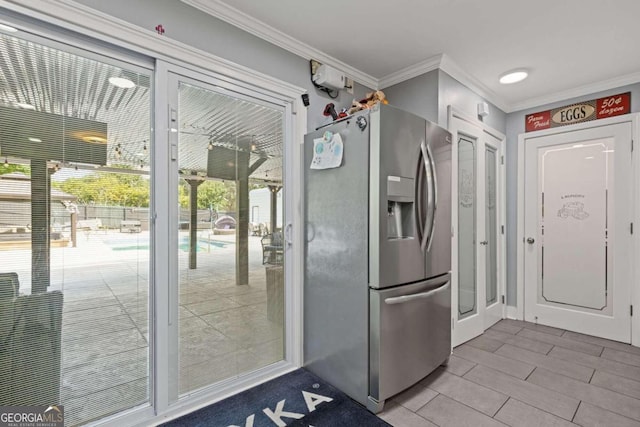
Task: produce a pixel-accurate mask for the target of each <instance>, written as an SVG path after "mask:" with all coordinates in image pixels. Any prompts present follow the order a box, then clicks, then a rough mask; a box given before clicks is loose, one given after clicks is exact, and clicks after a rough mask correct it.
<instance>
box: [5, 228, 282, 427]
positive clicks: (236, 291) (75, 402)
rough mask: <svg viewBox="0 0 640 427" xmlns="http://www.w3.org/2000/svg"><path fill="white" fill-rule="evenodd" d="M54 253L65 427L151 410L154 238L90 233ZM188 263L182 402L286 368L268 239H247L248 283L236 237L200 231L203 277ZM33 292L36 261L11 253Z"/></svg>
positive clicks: (182, 255) (183, 283)
mask: <svg viewBox="0 0 640 427" xmlns="http://www.w3.org/2000/svg"><path fill="white" fill-rule="evenodd" d="M79 237H80V238H79V239H78V245H77V247H76V248H72V247H66V248H52V250H51V287H50V290H56V289H58V290H61V291H63V293H64V306H63V315H62V375H61V377H62V378H61V400H62V402H61V403H62V404H63V405H64V406H65V415H66V416H65V418H66V424H67V425H77V424H82V423H85V422H88V421H90V420H92V419H97V418H100V417H103V416H105V415H108V414H110V413H115V412H118V411H121V410H123V409H126V408H130V407H133V406H136V405H138V404H143V403H145V402H147V401H148V398H149V397H148V396H149V366H150V365H149V357H150V355H149V321H148V318H149V306H148V298H149V297H148V296H149V283H148V274H149V267H148V265H149V249H148V248H149V236H148V233H147V232H141V233H130V234H129V233H120V232H118V231H92V232H87V233H85V234H83V235H80V236H79ZM185 239H186V232H185V233H181V249H180V250H179V263H180V266H179V268H180V270H179V271H180V303H179V318H180V322H179V328H180V337H179V340H180V341H179V342H180V353H179V354H180V367H179V369H180V374H179V378H180V381H179V384H180V385H179V388H180V389H179V393H180V394H181V395H182V394H186V393H189V392H191V391H194V390H197V389H199V388H201V387H204V386H206V385H209V384H211V383H214V382H216V381H220V380H223V379H228V378H232V377H235V376H237V375H239V374H241V373H244V372H248V371H251V370H254V369H257V368H260V367H263V366H266V365H268V364H271V363H274V362H276V361H279V360H281V359H282V358H283V354H284V348H283V325H282V323H281V322H278V321H273V320H274V319H273V316H269V317H270V318H271V320H269V319H268V318H267V308H268V307H267V292H266V280H265V266H263V265H262V249H261V245H260V237H257V236H250V237H249V283H248V284H247V285H242V286H238V285H236V283H235V262H236V261H235V247H236V245H235V235H213V234H212V233H210V231H208V230H202V231H199V250H198V268H197V269H195V270H189V268H188V252H187V250H184V249H183V248H182V246H183V245H184V243H185V242H186V240H185ZM3 258H5V259H6V260H7V265H11V266H19V267H20V268H18V269H16V272H17V273H18V275H19V277H20V283H21V288H20V291H21V292H22V293H29V292H30V283H31V264H30V260H31V251H30V250H20V249H18V250H11V251H4V252H3Z"/></svg>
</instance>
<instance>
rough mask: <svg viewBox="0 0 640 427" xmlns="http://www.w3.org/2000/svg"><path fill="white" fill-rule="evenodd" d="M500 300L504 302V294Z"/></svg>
mask: <svg viewBox="0 0 640 427" xmlns="http://www.w3.org/2000/svg"><path fill="white" fill-rule="evenodd" d="M500 301H502V304H504V295H502V296H501V297H500Z"/></svg>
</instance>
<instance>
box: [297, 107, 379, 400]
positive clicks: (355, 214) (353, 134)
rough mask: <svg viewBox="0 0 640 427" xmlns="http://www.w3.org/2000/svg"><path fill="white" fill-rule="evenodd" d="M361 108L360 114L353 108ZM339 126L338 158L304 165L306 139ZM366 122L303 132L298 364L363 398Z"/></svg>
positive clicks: (308, 151) (309, 150)
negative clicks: (325, 165)
mask: <svg viewBox="0 0 640 427" xmlns="http://www.w3.org/2000/svg"><path fill="white" fill-rule="evenodd" d="M359 115H365V116H366V114H364V113H363V114H359ZM326 131H331V132H334V133H336V132H339V133H340V135H341V137H342V139H343V142H344V156H343V163H342V166H341V167H339V168H335V169H327V170H313V169H309V165H310V164H311V159H312V157H313V139H314V138H319V137H322V134H323V133H324V132H326ZM368 147H369V129H365V130H364V131H362V130H360V128H359V127H358V126H357V125H356V121H355V120H351V119H350V120H345V121H342V122H340V123H336V124H333V125H331V126H329V127H325V128H323V129H321V130H319V131H316V132H314V133H311V134H309V135H307V136H306V137H305V146H304V155H305V160H304V177H305V182H304V186H305V187H304V189H305V191H304V193H305V198H304V228H305V229H304V233H305V234H304V235H305V236H306V240H305V244H304V263H305V265H304V337H305V340H304V365H305V366H306V367H307V368H308V369H309V370H311V371H312V372H314V373H315V374H317V375H318V376H319V377H321V378H323V379H325V380H326V381H328V382H329V383H331V384H333V385H334V386H336V387H338V388H339V389H340V390H342V391H344V392H345V393H347V394H348V395H349V396H350V397H351V398H353V399H355V400H357V401H359V402H360V403H362V404H366V398H367V389H368V373H369V370H368V363H367V362H368V358H367V355H368V317H367V313H368V308H369V307H368V286H367V283H368V278H367V273H368V253H367V235H368V231H369V229H368V224H367V216H368V206H369V205H368V195H369V194H368V186H369V179H368V164H369V161H368V157H369V156H368Z"/></svg>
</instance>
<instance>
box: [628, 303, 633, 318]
mask: <svg viewBox="0 0 640 427" xmlns="http://www.w3.org/2000/svg"><path fill="white" fill-rule="evenodd" d="M629 314H630V315H631V317H633V306H632V305H630V306H629Z"/></svg>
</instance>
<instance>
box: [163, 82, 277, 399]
mask: <svg viewBox="0 0 640 427" xmlns="http://www.w3.org/2000/svg"><path fill="white" fill-rule="evenodd" d="M169 93H170V104H171V107H170V108H171V111H172V112H171V115H172V120H173V119H175V127H173V128H172V132H171V133H172V135H171V137H170V138H171V141H172V142H171V143H172V144H175V146H176V150H175V154H176V155H175V159H173V160H172V168H171V172H170V173H171V174H172V175H173V181H172V182H173V184H171V185H172V188H173V190H172V191H173V192H174V193H173V200H174V201H175V203H176V205H177V212H176V213H177V214H176V216H175V217H176V219H177V221H176V223H175V224H174V230H173V231H172V238H171V241H172V243H171V251H172V252H173V254H172V256H171V259H172V261H171V262H172V264H173V265H174V267H175V270H174V271H175V272H176V276H177V277H176V278H177V283H176V284H175V286H174V287H173V288H172V297H171V301H170V304H171V307H170V310H172V311H173V312H174V314H175V319H176V324H177V327H174V328H173V329H172V333H173V340H174V342H175V343H176V344H177V348H178V351H177V353H176V354H175V355H174V357H173V359H172V360H171V366H170V369H172V370H173V371H174V373H173V377H174V382H175V383H177V396H175V395H174V396H173V398H174V399H175V398H176V397H179V396H185V395H188V394H190V393H192V392H195V391H197V390H199V389H202V388H204V387H208V386H210V385H212V384H215V383H219V382H229V381H233V380H234V379H236V378H239V377H242V376H243V375H246V374H248V373H250V372H253V371H256V370H258V369H261V368H264V367H266V366H268V365H271V364H273V363H275V362H278V361H282V360H283V359H284V358H285V347H284V325H285V322H284V306H285V304H284V267H285V266H284V263H285V256H284V252H285V241H284V234H283V231H284V230H283V224H284V223H283V221H284V220H285V218H284V216H283V203H282V200H283V197H282V195H283V193H284V188H283V185H284V182H283V143H284V113H285V110H284V107H283V106H281V105H277V104H274V103H271V102H268V101H265V100H264V99H260V98H257V97H255V96H252V94H251V93H247V91H244V93H243V91H233V90H229V89H225V88H221V87H219V86H215V85H212V84H209V83H204V82H202V81H199V80H194V79H192V78H187V77H184V76H180V75H176V74H171V75H170V79H169ZM172 286H173V285H172Z"/></svg>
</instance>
